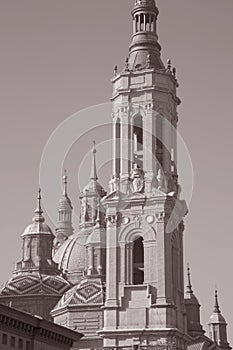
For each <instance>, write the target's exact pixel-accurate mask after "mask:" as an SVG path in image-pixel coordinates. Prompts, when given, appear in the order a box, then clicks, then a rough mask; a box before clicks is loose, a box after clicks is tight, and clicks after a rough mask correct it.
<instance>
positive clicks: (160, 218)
mask: <svg viewBox="0 0 233 350" xmlns="http://www.w3.org/2000/svg"><path fill="white" fill-rule="evenodd" d="M165 217H166V213H165V212H161V213H157V214H156V218H157V220H158V221H160V222H161V221H164V220H165Z"/></svg>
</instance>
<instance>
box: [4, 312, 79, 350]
mask: <svg viewBox="0 0 233 350" xmlns="http://www.w3.org/2000/svg"><path fill="white" fill-rule="evenodd" d="M81 337H82V334H81V333H78V332H74V331H71V330H69V329H67V328H64V327H61V326H58V325H55V324H54V323H52V322H48V321H45V320H43V319H42V318H39V317H34V316H31V315H29V314H26V313H23V312H20V311H18V310H15V309H12V308H10V307H8V306H3V305H0V349H1V350H10V349H13V348H15V349H20V350H41V349H43V350H58V349H63V350H69V349H70V348H71V347H72V346H73V344H74V343H76V344H78V342H79V339H80V338H81ZM76 348H78V345H77V346H76Z"/></svg>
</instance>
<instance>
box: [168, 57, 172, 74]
mask: <svg viewBox="0 0 233 350" xmlns="http://www.w3.org/2000/svg"><path fill="white" fill-rule="evenodd" d="M171 68H172V62H171V60H170V59H168V60H167V72H171Z"/></svg>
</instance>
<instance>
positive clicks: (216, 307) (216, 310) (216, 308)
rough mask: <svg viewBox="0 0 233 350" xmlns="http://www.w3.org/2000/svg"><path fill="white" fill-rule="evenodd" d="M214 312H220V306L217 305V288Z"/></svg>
mask: <svg viewBox="0 0 233 350" xmlns="http://www.w3.org/2000/svg"><path fill="white" fill-rule="evenodd" d="M214 312H215V313H217V314H220V313H221V311H220V307H219V304H218V291H217V289H216V290H215V305H214Z"/></svg>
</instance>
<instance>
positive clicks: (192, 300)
mask: <svg viewBox="0 0 233 350" xmlns="http://www.w3.org/2000/svg"><path fill="white" fill-rule="evenodd" d="M184 301H185V304H190V305H198V306H199V301H198V299H197V297H196V296H195V295H194V293H189V292H186V293H185V296H184Z"/></svg>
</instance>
